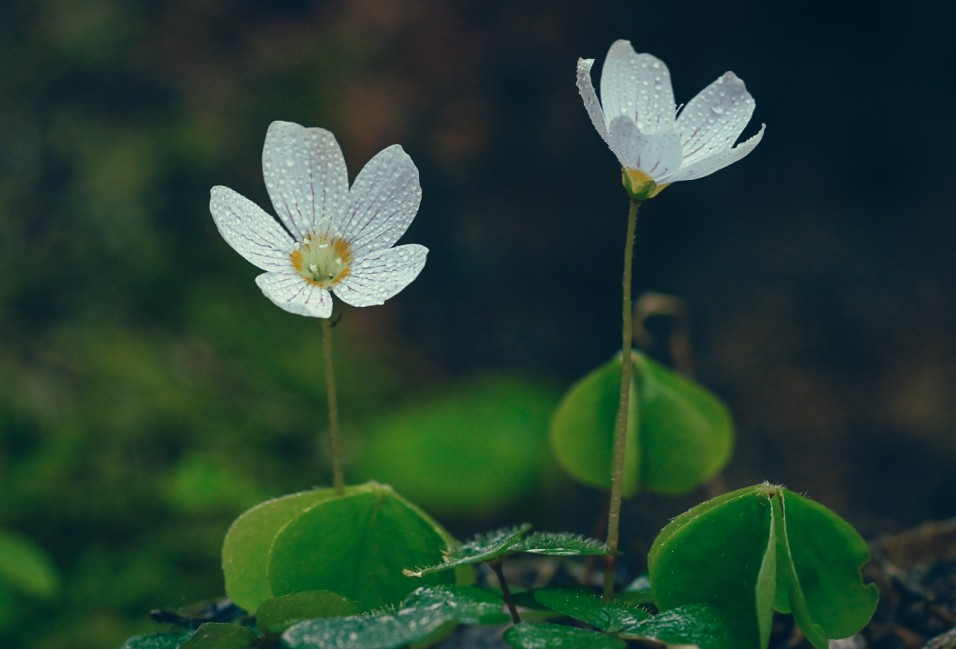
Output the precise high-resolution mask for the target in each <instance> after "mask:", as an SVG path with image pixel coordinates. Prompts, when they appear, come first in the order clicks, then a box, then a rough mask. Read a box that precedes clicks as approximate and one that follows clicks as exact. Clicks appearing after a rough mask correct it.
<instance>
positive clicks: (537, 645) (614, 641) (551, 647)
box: [504, 623, 626, 649]
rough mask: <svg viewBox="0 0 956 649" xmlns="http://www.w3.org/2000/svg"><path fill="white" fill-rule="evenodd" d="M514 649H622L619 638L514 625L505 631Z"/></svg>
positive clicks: (553, 627) (560, 627) (572, 629)
mask: <svg viewBox="0 0 956 649" xmlns="http://www.w3.org/2000/svg"><path fill="white" fill-rule="evenodd" d="M504 639H505V642H507V643H508V645H509V646H511V647H514V649H624V647H625V646H626V645H625V643H624V641H623V640H621V639H620V638H618V637H616V636H613V635H607V634H605V633H597V632H595V631H589V630H587V629H578V628H575V627H571V626H564V625H563V624H547V623H546V624H516V625H515V626H513V627H511V628H509V629H508V630H507V631H505V635H504Z"/></svg>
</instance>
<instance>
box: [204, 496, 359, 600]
mask: <svg viewBox="0 0 956 649" xmlns="http://www.w3.org/2000/svg"><path fill="white" fill-rule="evenodd" d="M349 489H350V488H347V489H346V493H348V491H349ZM334 496H335V490H334V489H316V490H314V491H305V492H302V493H297V494H291V495H288V496H283V497H281V498H275V499H273V500H267V501H266V502H264V503H261V504H259V505H256V506H255V507H253V508H252V509H250V510H248V511H247V512H245V513H244V514H242V515H241V516H240V517H239V518H237V519H236V520H235V521H234V522H233V524H232V525H231V526H230V527H229V531H228V532H226V538H225V540H224V541H223V544H222V571H223V575H224V577H225V582H226V594H227V595H228V596H229V598H230V599H232V601H233V602H235V604H236V605H237V606H240V607H242V608H244V609H245V610H247V611H254V610H256V609H257V608H258V607H259V605H260V604H262V603H263V602H264V601H266V600H268V599H272V590H271V588H270V587H269V577H268V574H267V573H266V563H267V562H266V559H267V557H268V555H269V548H270V547H271V546H272V541H273V540H274V539H275V537H276V534H278V532H279V530H280V529H281V528H282V527H283V526H285V525H287V524H288V523H289V521H291V520H292V519H293V518H296V517H297V516H299V515H301V514H302V513H304V512H305V511H307V510H308V509H309V508H310V507H312V506H314V505H316V504H318V503H320V502H322V501H323V500H326V499H328V498H332V497H334Z"/></svg>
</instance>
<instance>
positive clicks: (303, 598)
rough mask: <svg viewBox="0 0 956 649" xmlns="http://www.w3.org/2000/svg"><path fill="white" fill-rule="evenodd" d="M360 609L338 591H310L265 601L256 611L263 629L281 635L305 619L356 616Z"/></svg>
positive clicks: (257, 623)
mask: <svg viewBox="0 0 956 649" xmlns="http://www.w3.org/2000/svg"><path fill="white" fill-rule="evenodd" d="M358 612H359V609H358V607H357V606H356V605H355V604H353V603H352V602H350V601H349V600H347V599H345V598H344V597H342V596H341V595H339V594H338V593H333V592H331V591H328V590H307V591H304V592H301V593H295V594H293V595H285V596H283V597H274V598H272V599H270V600H267V601H265V602H263V603H262V605H261V606H260V607H259V608H258V610H257V611H256V625H257V626H258V627H259V629H260V630H261V631H264V632H266V633H272V634H274V635H279V634H280V633H282V632H283V631H285V630H286V629H288V628H289V627H290V626H292V625H294V624H298V623H299V622H301V621H303V620H314V619H317V618H323V617H339V616H345V615H356V614H357V613H358Z"/></svg>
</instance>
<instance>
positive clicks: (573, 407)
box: [550, 356, 640, 496]
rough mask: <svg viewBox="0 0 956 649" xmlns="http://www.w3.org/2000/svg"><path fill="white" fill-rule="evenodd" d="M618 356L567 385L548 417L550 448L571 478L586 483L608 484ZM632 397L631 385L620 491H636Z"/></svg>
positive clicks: (636, 477) (635, 417)
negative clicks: (622, 487)
mask: <svg viewBox="0 0 956 649" xmlns="http://www.w3.org/2000/svg"><path fill="white" fill-rule="evenodd" d="M620 386H621V359H620V357H619V356H618V357H615V358H614V359H612V360H611V361H610V362H608V363H605V364H604V365H602V366H601V367H599V368H597V369H596V370H594V371H593V372H591V373H590V374H588V375H587V376H585V377H584V378H583V379H581V380H580V381H578V382H577V383H575V384H574V385H572V386H571V387H570V389H568V391H567V393H566V394H565V395H564V398H562V399H561V403H560V404H558V409H557V410H556V411H555V413H554V417H552V419H551V431H550V432H551V448H552V450H553V451H554V454H555V457H556V458H557V459H558V463H559V464H560V465H561V466H562V467H563V468H564V470H565V471H567V472H568V473H569V474H570V475H571V477H572V478H574V479H575V480H577V481H578V482H580V483H582V484H586V485H588V486H590V487H601V488H604V489H609V488H610V485H611V464H612V460H613V453H614V429H615V421H616V419H617V408H618V402H619V399H620ZM636 401H637V397H636V390H634V389H633V386H632V388H631V399H630V403H631V411H630V416H629V417H628V428H627V448H626V451H625V463H624V494H625V495H628V496H631V495H634V494H635V493H637V489H638V474H639V465H640V462H639V458H638V455H637V416H636V413H637V409H636V407H635V402H636Z"/></svg>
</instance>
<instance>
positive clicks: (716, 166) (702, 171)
mask: <svg viewBox="0 0 956 649" xmlns="http://www.w3.org/2000/svg"><path fill="white" fill-rule="evenodd" d="M766 126H767V125H766V124H761V126H760V131H759V132H758V133H757V134H756V135H754V136H753V137H751V138H750V139H748V140H746V141H744V142H741V143H740V144H738V145H737V146H735V147H734V148H732V149H725V150H723V151H721V152H720V153H716V154H714V155H710V156H708V157H706V158H701V159H699V160H697V161H695V162H692V163H690V164H685V165H684V166H682V167H681V168H680V169H678V170H677V171H676V172H674V173H673V174H672V175H671V177H669V178H662V179H661V180H659V181H658V183H660V182H665V183H676V182H678V181H680V180H694V179H696V178H703V177H704V176H709V175H710V174H712V173H714V172H715V171H720V170H721V169H723V168H724V167H727V166H729V165H732V164H733V163H735V162H737V161H738V160H740V159H742V158H743V157H744V156H746V155H747V154H748V153H750V152H751V151H753V150H754V148H755V147H756V146H757V145H758V144H760V140H762V139H763V132H764V129H765V128H766Z"/></svg>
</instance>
